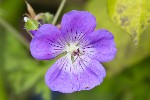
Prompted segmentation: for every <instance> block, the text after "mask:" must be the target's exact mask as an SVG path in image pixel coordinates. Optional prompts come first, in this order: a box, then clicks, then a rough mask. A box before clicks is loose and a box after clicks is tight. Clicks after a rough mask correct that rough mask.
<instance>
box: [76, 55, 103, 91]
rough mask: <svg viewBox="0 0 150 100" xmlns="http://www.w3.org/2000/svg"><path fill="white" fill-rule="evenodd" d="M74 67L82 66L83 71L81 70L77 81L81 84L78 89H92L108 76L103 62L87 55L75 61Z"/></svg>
mask: <svg viewBox="0 0 150 100" xmlns="http://www.w3.org/2000/svg"><path fill="white" fill-rule="evenodd" d="M74 67H78V68H82V71H81V70H79V73H78V78H77V80H78V81H77V82H76V83H78V84H79V89H78V91H81V90H90V89H92V88H94V87H95V86H97V85H100V84H101V83H102V81H103V79H104V77H105V76H106V71H105V69H104V67H103V66H102V64H100V63H99V62H98V61H96V60H92V59H90V58H89V57H86V56H85V55H83V56H81V57H80V58H78V59H77V60H76V61H75V63H74Z"/></svg>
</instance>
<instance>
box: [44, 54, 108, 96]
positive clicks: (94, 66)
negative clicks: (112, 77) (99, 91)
mask: <svg viewBox="0 0 150 100" xmlns="http://www.w3.org/2000/svg"><path fill="white" fill-rule="evenodd" d="M105 76H106V72H105V69H104V67H103V66H102V65H101V64H100V63H99V62H98V61H96V60H90V59H89V58H88V57H86V56H83V57H81V58H77V59H76V60H75V62H74V63H72V61H71V58H70V57H69V56H68V55H66V56H64V57H62V58H60V59H59V60H58V61H56V62H55V64H54V65H53V66H52V67H51V68H49V70H48V71H47V73H46V75H45V82H46V84H47V86H48V87H49V88H50V89H52V90H53V91H59V92H63V93H72V92H74V91H81V90H89V89H92V88H94V87H95V86H97V85H99V84H100V83H101V82H102V81H103V78H104V77H105Z"/></svg>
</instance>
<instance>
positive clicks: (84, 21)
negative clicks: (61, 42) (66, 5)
mask: <svg viewBox="0 0 150 100" xmlns="http://www.w3.org/2000/svg"><path fill="white" fill-rule="evenodd" d="M95 27H96V19H95V17H94V16H93V15H92V14H91V13H89V12H87V11H76V10H73V11H71V12H69V13H66V14H65V15H64V16H63V18H62V22H61V31H62V33H63V35H64V37H66V39H67V41H69V42H70V41H71V42H72V41H73V42H74V41H77V40H79V39H80V38H81V37H83V36H84V35H85V34H87V33H91V32H93V31H94V29H95Z"/></svg>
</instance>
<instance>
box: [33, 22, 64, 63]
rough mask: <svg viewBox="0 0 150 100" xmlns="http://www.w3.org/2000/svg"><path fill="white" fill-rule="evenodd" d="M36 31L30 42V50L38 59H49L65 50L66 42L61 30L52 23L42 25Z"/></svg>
mask: <svg viewBox="0 0 150 100" xmlns="http://www.w3.org/2000/svg"><path fill="white" fill-rule="evenodd" d="M32 32H34V33H33V34H34V37H33V39H32V41H31V43H30V51H31V54H32V56H33V57H34V58H36V59H38V60H48V59H52V58H54V57H56V56H57V55H59V54H61V53H63V52H64V48H65V45H66V44H65V42H64V40H62V36H61V32H60V30H59V29H57V28H56V27H55V26H53V25H51V24H44V25H42V26H41V27H40V28H39V29H38V30H37V31H32Z"/></svg>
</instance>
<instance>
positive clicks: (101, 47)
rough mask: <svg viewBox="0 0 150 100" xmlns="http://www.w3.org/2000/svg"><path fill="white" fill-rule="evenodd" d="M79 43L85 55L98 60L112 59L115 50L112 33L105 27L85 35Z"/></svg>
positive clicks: (106, 60)
mask: <svg viewBox="0 0 150 100" xmlns="http://www.w3.org/2000/svg"><path fill="white" fill-rule="evenodd" d="M80 44H81V45H82V49H83V51H84V52H85V55H88V56H89V57H90V58H91V59H96V60H98V61H100V62H108V61H110V60H112V59H114V57H115V55H116V51H117V49H116V45H115V42H114V36H113V34H112V33H110V32H109V31H107V30H105V29H102V30H97V31H94V32H93V33H90V34H88V35H86V36H85V37H84V39H82V40H81V41H80Z"/></svg>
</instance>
